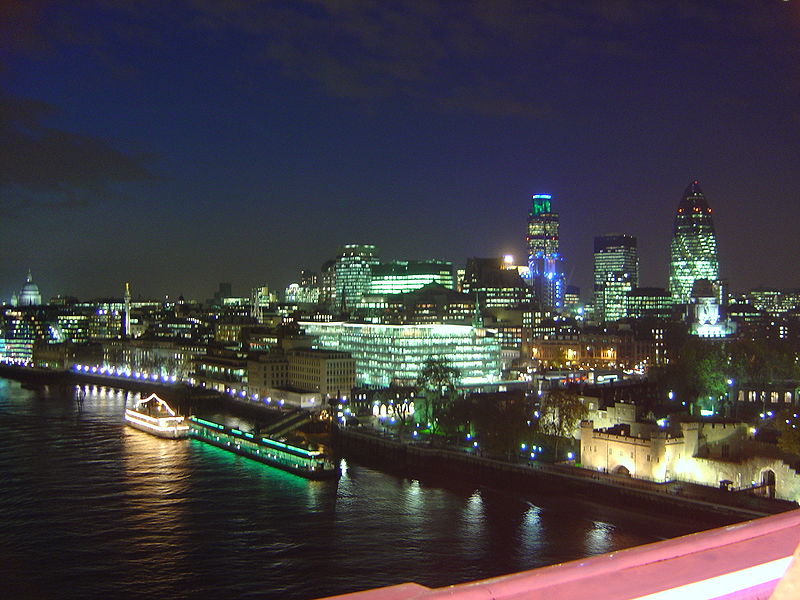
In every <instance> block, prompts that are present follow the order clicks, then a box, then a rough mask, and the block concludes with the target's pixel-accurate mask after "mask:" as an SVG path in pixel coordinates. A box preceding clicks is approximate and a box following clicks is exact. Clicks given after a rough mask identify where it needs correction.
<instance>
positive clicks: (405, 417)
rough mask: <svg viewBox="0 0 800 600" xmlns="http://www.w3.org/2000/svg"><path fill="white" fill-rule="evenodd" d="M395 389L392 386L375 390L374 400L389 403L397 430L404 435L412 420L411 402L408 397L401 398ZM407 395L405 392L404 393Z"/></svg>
mask: <svg viewBox="0 0 800 600" xmlns="http://www.w3.org/2000/svg"><path fill="white" fill-rule="evenodd" d="M400 395H401V394H397V393H396V392H395V390H393V389H392V388H391V387H389V388H386V389H381V390H378V391H376V392H375V394H374V395H373V397H372V400H373V402H378V403H380V404H384V403H385V404H388V411H389V413H391V416H393V417H394V419H395V421H396V423H397V430H398V433H399V434H400V436H401V437H402V436H403V434H404V433H405V431H406V428H407V427H408V424H409V422H410V420H411V416H412V412H411V402H409V400H408V399H407V398H405V399H403V400H401V399H400V398H399V397H398V396H400ZM402 395H405V394H402Z"/></svg>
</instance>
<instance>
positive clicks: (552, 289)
mask: <svg viewBox="0 0 800 600" xmlns="http://www.w3.org/2000/svg"><path fill="white" fill-rule="evenodd" d="M558 227H559V218H558V213H557V212H554V211H553V210H552V196H549V195H546V194H537V195H536V196H533V199H532V202H531V209H530V211H529V213H528V235H527V236H526V242H527V246H528V267H529V269H530V281H531V285H532V286H533V288H534V290H535V293H536V297H537V299H538V300H539V303H540V304H541V305H542V307H543V308H547V309H556V310H561V309H563V308H564V294H565V292H566V278H565V276H564V273H563V264H562V263H563V260H564V259H563V257H562V256H561V254H560V253H559V239H558Z"/></svg>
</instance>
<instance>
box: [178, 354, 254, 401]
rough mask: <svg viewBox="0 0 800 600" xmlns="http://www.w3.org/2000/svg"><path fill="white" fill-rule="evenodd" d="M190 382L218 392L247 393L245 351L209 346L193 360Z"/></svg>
mask: <svg viewBox="0 0 800 600" xmlns="http://www.w3.org/2000/svg"><path fill="white" fill-rule="evenodd" d="M192 362H193V371H192V373H191V374H190V378H189V383H191V384H192V385H196V386H200V387H204V388H209V389H212V390H215V391H217V392H222V393H226V392H228V393H233V394H246V393H247V356H246V354H245V353H243V352H237V351H233V350H224V349H219V348H209V349H208V353H207V354H206V355H204V356H198V357H197V358H195V359H194V360H193V361H192Z"/></svg>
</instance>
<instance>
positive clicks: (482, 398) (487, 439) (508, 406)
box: [469, 391, 530, 458]
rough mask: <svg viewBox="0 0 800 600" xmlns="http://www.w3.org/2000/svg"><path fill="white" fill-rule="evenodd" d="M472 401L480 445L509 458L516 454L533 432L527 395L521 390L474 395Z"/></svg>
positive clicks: (473, 416) (474, 421)
mask: <svg viewBox="0 0 800 600" xmlns="http://www.w3.org/2000/svg"><path fill="white" fill-rule="evenodd" d="M469 400H470V402H471V406H472V422H473V424H474V425H475V432H476V434H477V436H478V439H479V440H480V444H481V446H482V447H483V448H484V449H485V450H486V451H487V452H489V453H490V454H494V455H505V456H506V457H507V458H511V457H512V456H514V455H516V454H517V453H518V452H519V449H520V444H521V443H522V442H524V441H526V439H527V437H528V436H529V433H530V430H529V427H528V424H527V423H528V420H529V419H530V417H529V416H528V410H527V405H528V403H527V400H526V398H525V394H524V393H522V392H521V391H513V392H496V393H488V394H473V395H471V396H470V398H469Z"/></svg>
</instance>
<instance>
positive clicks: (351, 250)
mask: <svg viewBox="0 0 800 600" xmlns="http://www.w3.org/2000/svg"><path fill="white" fill-rule="evenodd" d="M379 262H380V261H379V260H378V250H377V249H376V248H375V246H372V245H370V244H347V245H346V246H342V247H341V248H340V249H339V254H338V256H337V257H336V261H335V262H334V264H333V273H334V290H333V293H334V297H333V305H334V308H336V309H340V310H344V311H349V310H352V309H353V308H355V307H356V306H357V305H358V303H359V301H360V300H361V296H363V295H364V294H365V293H366V292H367V291H368V290H369V284H370V282H371V281H372V267H373V266H375V265H377V264H378V263H379Z"/></svg>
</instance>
